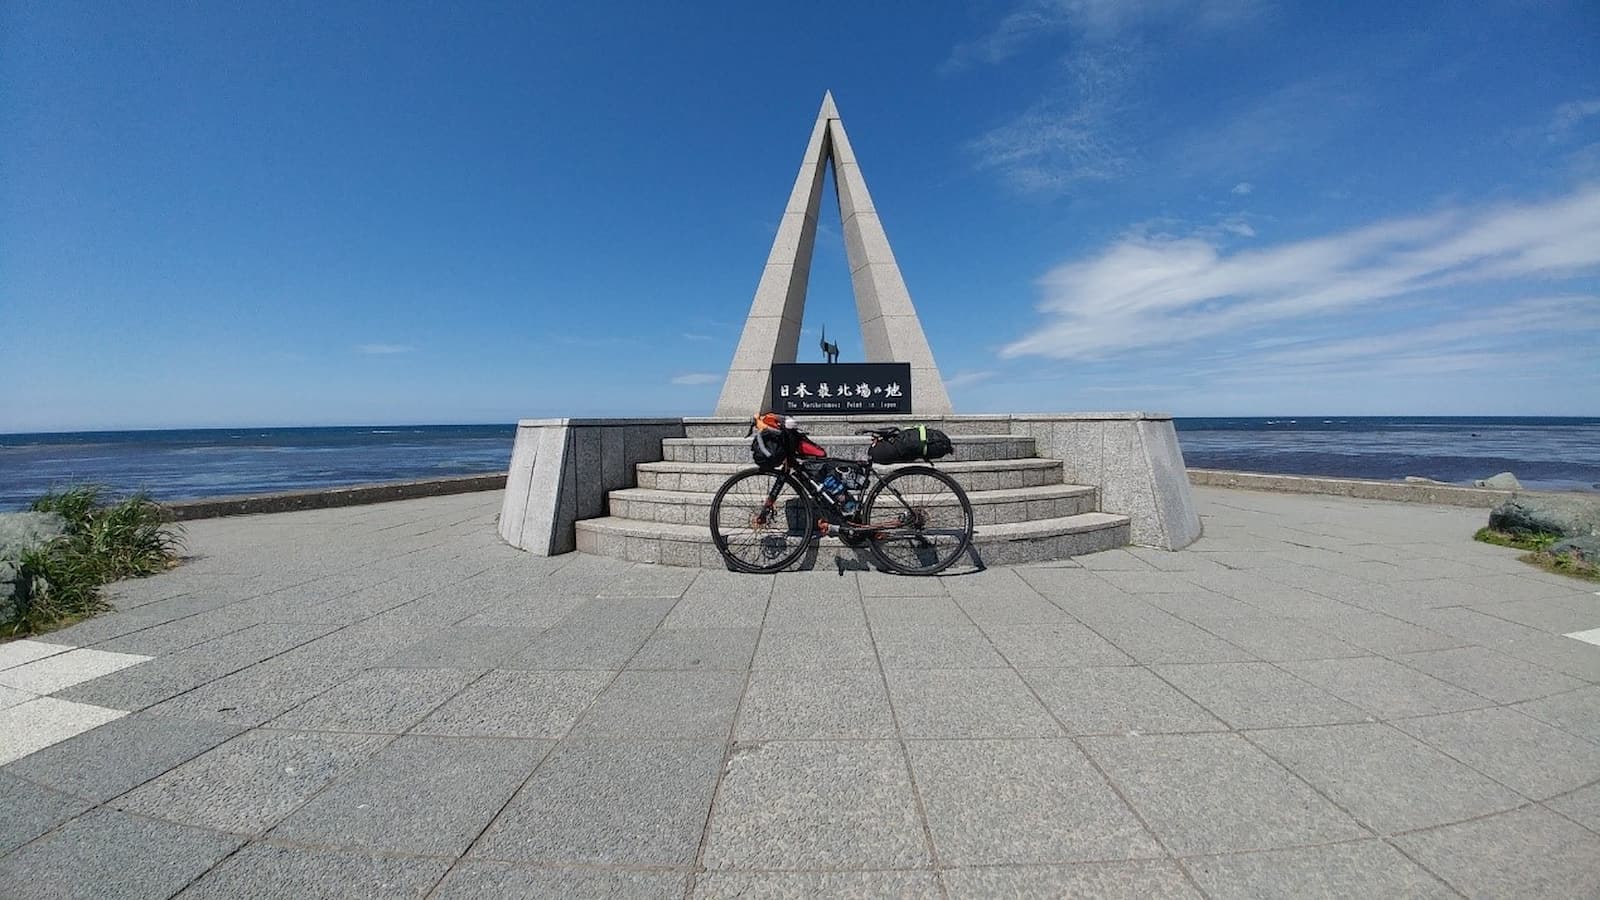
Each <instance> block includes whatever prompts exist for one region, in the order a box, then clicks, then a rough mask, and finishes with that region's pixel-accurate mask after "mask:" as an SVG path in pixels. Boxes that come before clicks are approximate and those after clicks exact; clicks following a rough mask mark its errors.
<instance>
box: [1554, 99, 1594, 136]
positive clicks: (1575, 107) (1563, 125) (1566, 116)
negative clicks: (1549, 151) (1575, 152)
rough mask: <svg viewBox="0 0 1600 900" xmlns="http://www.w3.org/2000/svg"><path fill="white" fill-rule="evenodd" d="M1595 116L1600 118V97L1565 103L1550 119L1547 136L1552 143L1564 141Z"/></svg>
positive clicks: (1557, 108)
mask: <svg viewBox="0 0 1600 900" xmlns="http://www.w3.org/2000/svg"><path fill="white" fill-rule="evenodd" d="M1593 116H1600V97H1594V98H1591V99H1588V100H1573V101H1570V102H1568V103H1563V104H1561V105H1560V106H1558V107H1556V111H1555V113H1554V114H1553V115H1552V116H1551V117H1550V127H1549V129H1548V130H1547V131H1546V136H1547V137H1549V139H1550V140H1551V142H1555V141H1560V140H1563V139H1565V138H1566V136H1567V134H1568V133H1569V132H1571V131H1572V130H1573V129H1574V128H1576V127H1578V125H1580V124H1581V123H1582V122H1583V121H1584V120H1585V119H1588V118H1591V117H1593Z"/></svg>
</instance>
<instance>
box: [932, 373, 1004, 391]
mask: <svg viewBox="0 0 1600 900" xmlns="http://www.w3.org/2000/svg"><path fill="white" fill-rule="evenodd" d="M994 376H995V373H994V372H988V371H984V372H974V371H962V372H957V373H956V374H954V375H952V376H950V377H949V378H946V379H945V380H944V386H945V387H947V388H959V387H967V386H968V385H974V384H977V383H979V382H981V381H988V380H989V379H991V378H993V377H994Z"/></svg>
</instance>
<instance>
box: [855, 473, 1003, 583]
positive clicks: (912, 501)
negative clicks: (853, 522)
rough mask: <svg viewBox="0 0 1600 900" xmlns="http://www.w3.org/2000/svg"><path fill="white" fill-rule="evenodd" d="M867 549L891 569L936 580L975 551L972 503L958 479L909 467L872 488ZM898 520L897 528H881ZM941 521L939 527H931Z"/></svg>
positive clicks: (866, 506) (866, 507) (867, 511)
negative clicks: (939, 573)
mask: <svg viewBox="0 0 1600 900" xmlns="http://www.w3.org/2000/svg"><path fill="white" fill-rule="evenodd" d="M864 510H865V515H864V516H863V519H864V521H866V522H867V523H869V527H870V528H872V531H871V532H870V533H869V539H868V541H867V547H868V548H869V549H871V551H872V555H873V556H874V557H876V558H877V560H878V562H879V563H881V564H882V565H883V567H884V568H885V569H888V570H889V571H891V572H895V573H898V574H901V575H933V574H936V573H938V572H942V571H944V570H945V569H947V568H949V567H950V565H951V564H952V563H954V562H955V561H956V560H957V559H959V558H961V554H963V553H965V552H967V548H968V547H970V546H972V534H973V531H974V530H975V528H974V524H973V516H972V501H971V500H970V499H968V498H967V492H966V491H964V490H962V489H961V485H959V484H957V483H956V480H955V479H954V478H951V477H950V476H949V475H946V474H945V473H943V472H941V471H939V470H938V469H935V468H932V467H930V466H906V467H905V468H902V469H898V470H896V471H894V472H892V473H890V474H889V475H888V476H886V477H884V478H883V480H881V481H879V482H878V483H877V484H875V485H873V486H872V490H871V492H869V493H868V494H867V500H866V503H865V504H864ZM890 520H896V521H898V522H899V524H898V525H896V526H893V527H883V528H880V527H878V526H879V524H880V523H886V522H888V521H890ZM935 521H937V522H938V523H939V525H938V527H933V528H930V527H929V525H930V523H932V522H935Z"/></svg>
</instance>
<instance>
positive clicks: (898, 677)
mask: <svg viewBox="0 0 1600 900" xmlns="http://www.w3.org/2000/svg"><path fill="white" fill-rule="evenodd" d="M887 675H888V681H889V699H890V701H891V702H892V703H893V704H894V710H895V716H896V718H897V719H898V720H899V723H900V732H901V734H902V735H903V736H905V737H908V738H970V737H1059V736H1061V735H1062V733H1063V732H1062V730H1061V726H1060V725H1058V724H1056V721H1055V719H1054V718H1052V717H1051V716H1050V713H1049V712H1048V711H1047V710H1046V709H1045V708H1044V706H1043V705H1041V704H1040V703H1039V700H1038V698H1036V697H1035V696H1034V694H1033V691H1032V690H1031V689H1030V688H1029V687H1028V685H1027V684H1026V683H1025V682H1023V680H1022V679H1021V678H1019V677H1018V676H1017V673H1016V672H1013V671H1012V670H1010V669H890V670H889V671H888V673H887Z"/></svg>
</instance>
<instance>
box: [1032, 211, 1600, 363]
mask: <svg viewBox="0 0 1600 900" xmlns="http://www.w3.org/2000/svg"><path fill="white" fill-rule="evenodd" d="M1597 270H1600V184H1597V185H1588V186H1585V187H1582V188H1579V189H1577V190H1575V191H1573V192H1572V193H1570V194H1568V195H1567V196H1565V197H1561V198H1559V199H1555V200H1551V201H1548V202H1543V203H1533V204H1526V205H1521V206H1509V207H1501V208H1495V209H1480V210H1445V211H1442V212H1438V213H1434V214H1432V215H1426V216H1419V217H1413V218H1406V219H1396V220H1391V221H1383V222H1377V223H1374V224H1371V225H1367V226H1365V227H1361V228H1356V229H1353V230H1350V231H1346V232H1343V233H1339V234H1333V235H1329V236H1326V237H1321V238H1315V239H1312V240H1306V241H1300V242H1298V243H1292V244H1282V245H1278V246H1274V247H1267V248H1263V249H1251V250H1242V251H1238V252H1234V253H1231V254H1230V253H1226V252H1224V250H1223V248H1222V247H1221V246H1219V244H1218V242H1217V241H1216V240H1215V239H1212V238H1207V237H1199V236H1191V237H1160V238H1152V237H1149V236H1146V235H1138V234H1135V235H1130V236H1128V237H1126V238H1124V239H1123V240H1121V241H1119V242H1118V243H1116V244H1114V245H1113V246H1111V247H1109V248H1107V249H1106V250H1105V251H1103V252H1101V253H1100V254H1099V255H1098V256H1096V257H1094V258H1092V259H1088V260H1084V261H1075V262H1069V263H1065V264H1063V265H1061V266H1058V267H1057V268H1055V269H1054V270H1052V271H1051V272H1049V273H1047V274H1046V275H1045V276H1044V277H1043V278H1042V279H1041V280H1040V285H1041V286H1042V288H1043V291H1044V300H1043V302H1042V303H1041V304H1040V310H1041V311H1042V312H1043V313H1044V314H1045V315H1046V317H1047V318H1046V321H1045V323H1044V324H1043V326H1042V327H1040V328H1039V329H1038V330H1037V331H1035V332H1034V333H1032V334H1030V335H1028V336H1026V337H1023V338H1021V339H1019V340H1017V341H1014V342H1013V343H1011V344H1009V345H1007V346H1005V347H1004V348H1003V349H1002V351H1001V355H1002V356H1003V357H1018V356H1026V355H1040V356H1045V357H1055V358H1069V357H1072V358H1103V357H1106V356H1109V355H1111V354H1117V353H1122V352H1127V351H1130V350H1138V349H1149V348H1158V347H1167V346H1176V345H1184V344H1190V343H1192V342H1196V341H1200V340H1204V339H1207V338H1214V337H1216V336H1219V335H1230V336H1231V335H1248V333H1249V332H1250V331H1251V330H1252V329H1256V328H1260V327H1262V326H1266V325H1270V324H1274V323H1289V322H1296V321H1306V320H1314V319H1317V318H1319V317H1326V316H1331V315H1335V314H1340V313H1345V312H1348V311H1350V310H1352V309H1355V308H1359V307H1363V306H1366V305H1369V304H1373V303H1376V302H1379V301H1386V300H1391V299H1394V298H1401V297H1407V296H1410V295H1416V294H1420V293H1422V292H1425V291H1430V290H1435V289H1439V288H1444V287H1455V288H1462V287H1466V286H1472V285H1485V284H1490V283H1494V282H1504V281H1507V280H1509V279H1518V278H1539V279H1559V278H1566V277H1573V276H1577V275H1581V274H1586V273H1591V272H1594V271H1597Z"/></svg>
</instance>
